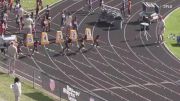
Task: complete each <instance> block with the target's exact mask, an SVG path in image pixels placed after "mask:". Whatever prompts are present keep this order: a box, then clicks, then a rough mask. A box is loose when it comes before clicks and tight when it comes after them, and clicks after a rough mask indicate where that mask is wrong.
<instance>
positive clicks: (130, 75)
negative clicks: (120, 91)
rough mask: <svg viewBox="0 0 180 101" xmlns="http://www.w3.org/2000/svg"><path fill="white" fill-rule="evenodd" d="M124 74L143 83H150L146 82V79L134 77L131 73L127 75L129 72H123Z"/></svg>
mask: <svg viewBox="0 0 180 101" xmlns="http://www.w3.org/2000/svg"><path fill="white" fill-rule="evenodd" d="M123 73H124V74H126V75H128V76H129V77H133V78H136V79H138V80H141V81H143V82H146V83H148V82H149V81H146V80H144V79H142V78H139V77H136V76H134V75H132V74H130V73H127V72H125V71H123Z"/></svg>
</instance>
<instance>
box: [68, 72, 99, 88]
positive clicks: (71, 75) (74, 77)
mask: <svg viewBox="0 0 180 101" xmlns="http://www.w3.org/2000/svg"><path fill="white" fill-rule="evenodd" d="M69 76H70V77H72V78H74V79H76V80H79V81H81V82H83V83H85V84H87V85H90V86H92V87H94V88H96V89H98V87H97V86H95V85H93V84H91V83H89V82H86V81H84V80H82V79H81V78H77V77H75V76H73V75H69Z"/></svg>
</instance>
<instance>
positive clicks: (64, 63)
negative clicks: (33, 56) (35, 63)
mask: <svg viewBox="0 0 180 101" xmlns="http://www.w3.org/2000/svg"><path fill="white" fill-rule="evenodd" d="M53 60H54V61H55V62H58V63H60V64H62V65H64V66H67V67H69V68H71V69H74V70H76V69H75V68H73V67H72V66H71V65H68V64H66V63H64V62H61V61H59V60H57V59H53Z"/></svg>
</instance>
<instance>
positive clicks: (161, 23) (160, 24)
mask: <svg viewBox="0 0 180 101" xmlns="http://www.w3.org/2000/svg"><path fill="white" fill-rule="evenodd" d="M164 28H165V21H164V20H161V21H159V29H160V30H164Z"/></svg>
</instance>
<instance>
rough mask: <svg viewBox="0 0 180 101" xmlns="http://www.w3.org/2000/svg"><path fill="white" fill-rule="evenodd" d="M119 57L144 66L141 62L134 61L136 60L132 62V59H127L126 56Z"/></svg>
mask: <svg viewBox="0 0 180 101" xmlns="http://www.w3.org/2000/svg"><path fill="white" fill-rule="evenodd" d="M121 57H122V58H124V59H127V60H130V61H133V62H135V63H138V64H141V65H144V64H143V63H141V62H139V61H136V60H134V59H131V58H129V57H126V56H121Z"/></svg>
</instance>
